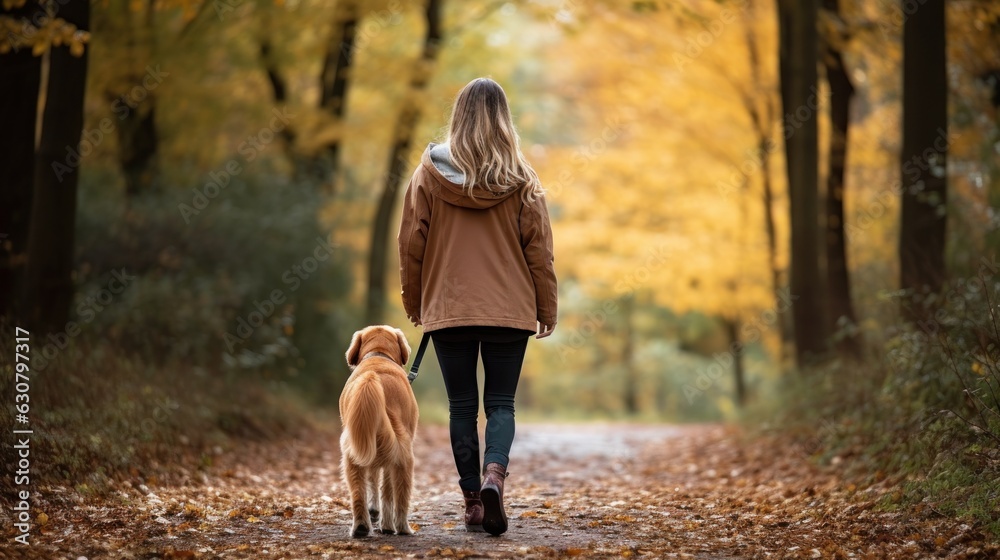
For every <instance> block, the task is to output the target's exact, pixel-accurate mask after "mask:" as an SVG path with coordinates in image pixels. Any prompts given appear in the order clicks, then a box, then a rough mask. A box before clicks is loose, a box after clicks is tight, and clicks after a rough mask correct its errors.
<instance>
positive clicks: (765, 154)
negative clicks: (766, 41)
mask: <svg viewBox="0 0 1000 560" xmlns="http://www.w3.org/2000/svg"><path fill="white" fill-rule="evenodd" d="M753 9H754V7H753V6H752V5H750V6H748V7H747V10H748V11H749V10H753ZM743 31H744V39H745V41H746V47H747V58H748V62H749V66H750V76H751V80H752V83H753V84H760V83H761V81H762V80H761V70H760V69H761V65H760V52H759V50H758V48H757V40H756V38H755V37H754V33H753V27H752V25H751V24H750V23H749V22H748V21H747V20H746V19H744V27H743ZM764 95H765V97H764V104H763V108H759V103H756V102H754V100H753V97H752V96H751V95H749V94H748V95H747V96H746V100H745V105H746V109H747V113H748V114H749V116H750V121H751V123H752V124H753V127H754V134H755V135H756V136H757V153H758V154H759V156H760V181H761V190H762V193H761V203H762V206H763V210H764V229H765V232H766V234H767V264H768V269H769V272H770V273H771V290H772V291H773V292H774V294H775V309H779V308H780V298H779V297H778V295H777V294H778V293H779V292H780V290H781V289H782V288H783V287H784V279H783V278H782V270H781V267H780V266H778V232H777V227H776V226H775V220H774V182H773V180H772V176H771V150H772V144H771V135H772V130H773V127H774V109H773V107H774V105H773V103H772V100H771V95H772V94H771V91H770V90H769V89H768V90H765V94H764ZM777 325H778V336H779V338H780V341H781V344H780V347H779V350H778V352H779V356H778V358H779V363H781V364H784V363H785V358H786V356H787V352H786V348H787V347H788V346H790V345H791V344H792V343H793V342H794V341H793V340H792V337H791V330H790V329H789V328H788V323H787V321H786V318H785V316H784V314H782V315H779V316H778V321H777Z"/></svg>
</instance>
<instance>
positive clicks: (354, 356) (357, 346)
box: [347, 331, 362, 368]
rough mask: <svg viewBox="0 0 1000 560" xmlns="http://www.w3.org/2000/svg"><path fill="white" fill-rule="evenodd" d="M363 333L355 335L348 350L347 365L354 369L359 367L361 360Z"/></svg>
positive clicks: (359, 332)
mask: <svg viewBox="0 0 1000 560" xmlns="http://www.w3.org/2000/svg"><path fill="white" fill-rule="evenodd" d="M361 332H362V331H358V332H356V333H354V337H353V338H351V345H350V346H349V347H348V348H347V365H349V366H351V367H352V368H353V367H354V366H356V365H358V361H359V360H361Z"/></svg>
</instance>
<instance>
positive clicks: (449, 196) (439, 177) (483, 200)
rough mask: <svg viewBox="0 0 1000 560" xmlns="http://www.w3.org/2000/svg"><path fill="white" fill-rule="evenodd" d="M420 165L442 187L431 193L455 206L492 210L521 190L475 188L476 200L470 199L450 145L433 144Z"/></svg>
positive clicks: (463, 176) (425, 152) (463, 175)
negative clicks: (453, 161)
mask: <svg viewBox="0 0 1000 560" xmlns="http://www.w3.org/2000/svg"><path fill="white" fill-rule="evenodd" d="M420 163H421V165H423V167H424V168H425V169H426V170H427V171H428V172H429V173H430V174H431V176H432V177H434V179H435V181H436V182H437V183H438V185H439V186H440V188H438V189H432V190H431V193H432V194H434V196H436V197H438V198H440V199H442V200H444V201H445V202H447V203H449V204H454V205H455V206H462V207H465V208H477V209H482V208H490V207H493V206H496V205H497V204H499V203H501V202H503V201H504V200H506V199H507V198H508V197H509V196H511V195H512V194H514V193H516V192H518V191H520V190H521V189H518V188H508V189H505V190H502V191H489V190H486V189H484V188H482V187H474V188H473V189H472V192H473V194H474V195H475V198H472V197H470V196H469V195H468V194H466V190H465V186H464V183H465V174H464V173H462V171H460V170H459V169H458V168H457V167H455V164H454V163H452V161H451V154H450V152H449V151H448V144H435V143H433V142H431V143H430V144H429V145H428V146H427V149H426V150H424V155H423V156H421V158H420Z"/></svg>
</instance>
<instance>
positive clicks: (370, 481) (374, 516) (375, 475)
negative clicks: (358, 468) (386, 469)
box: [365, 468, 382, 524]
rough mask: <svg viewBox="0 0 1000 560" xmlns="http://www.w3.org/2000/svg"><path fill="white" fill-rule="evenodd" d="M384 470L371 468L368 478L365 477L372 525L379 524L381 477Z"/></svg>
mask: <svg viewBox="0 0 1000 560" xmlns="http://www.w3.org/2000/svg"><path fill="white" fill-rule="evenodd" d="M381 472H382V469H377V468H370V469H368V476H367V477H365V478H366V481H365V484H367V488H368V516H369V517H370V518H371V520H372V524H375V523H378V518H379V509H378V508H379V484H378V481H379V475H380V474H381Z"/></svg>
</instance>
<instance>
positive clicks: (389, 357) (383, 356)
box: [358, 350, 396, 364]
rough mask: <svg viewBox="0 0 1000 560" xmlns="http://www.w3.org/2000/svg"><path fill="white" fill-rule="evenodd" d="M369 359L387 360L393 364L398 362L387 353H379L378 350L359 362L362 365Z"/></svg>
mask: <svg viewBox="0 0 1000 560" xmlns="http://www.w3.org/2000/svg"><path fill="white" fill-rule="evenodd" d="M368 358H385V359H387V360H392V362H393V363H395V362H396V360H395V359H393V357H392V356H390V355H388V354H386V353H385V352H379V351H378V350H372V351H371V352H369V353H367V354H365V355H364V356H363V357H362V358H361V359H360V360H358V363H359V364H360V363H361V362H363V361H365V360H367V359H368Z"/></svg>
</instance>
